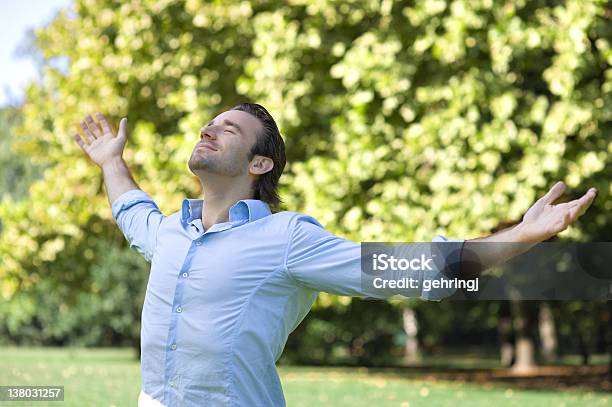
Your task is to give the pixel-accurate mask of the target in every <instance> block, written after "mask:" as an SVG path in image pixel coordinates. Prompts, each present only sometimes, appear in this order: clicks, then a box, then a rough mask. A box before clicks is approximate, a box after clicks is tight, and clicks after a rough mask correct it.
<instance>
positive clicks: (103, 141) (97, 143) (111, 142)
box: [74, 113, 127, 167]
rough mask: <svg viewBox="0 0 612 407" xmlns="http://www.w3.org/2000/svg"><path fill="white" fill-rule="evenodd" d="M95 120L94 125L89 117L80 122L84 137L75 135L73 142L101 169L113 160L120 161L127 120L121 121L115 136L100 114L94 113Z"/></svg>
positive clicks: (125, 136) (125, 137) (124, 141)
mask: <svg viewBox="0 0 612 407" xmlns="http://www.w3.org/2000/svg"><path fill="white" fill-rule="evenodd" d="M96 118H97V119H98V122H99V123H96V122H95V121H94V119H93V118H92V117H91V115H87V116H86V117H85V119H84V120H81V128H82V129H83V132H84V133H85V137H82V136H81V135H80V134H79V133H76V134H75V135H74V140H75V141H76V142H77V144H78V145H79V147H81V149H82V150H83V151H84V152H85V154H87V156H88V157H89V158H90V159H91V160H92V161H93V162H94V163H96V164H97V165H98V166H100V167H103V166H104V165H105V164H107V163H110V162H111V161H113V160H115V159H121V156H122V155H123V149H124V147H125V143H126V141H127V130H126V127H127V118H126V117H124V118H123V119H121V122H120V123H119V131H118V132H117V135H116V136H115V134H114V133H113V130H112V129H111V127H110V125H109V124H108V121H107V120H106V118H105V117H104V115H102V113H96Z"/></svg>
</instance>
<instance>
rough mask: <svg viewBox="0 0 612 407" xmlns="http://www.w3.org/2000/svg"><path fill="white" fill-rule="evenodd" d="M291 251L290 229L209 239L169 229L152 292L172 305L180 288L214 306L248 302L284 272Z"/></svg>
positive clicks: (257, 228) (261, 226)
mask: <svg viewBox="0 0 612 407" xmlns="http://www.w3.org/2000/svg"><path fill="white" fill-rule="evenodd" d="M198 236H199V237H198ZM286 248H287V233H286V229H285V230H283V228H278V226H277V225H273V224H272V225H268V224H266V223H263V222H262V223H260V222H256V223H249V224H244V225H241V226H237V227H232V228H228V229H225V230H221V231H217V232H210V233H204V234H198V233H196V234H194V233H192V232H191V231H189V230H185V229H184V228H179V227H176V225H172V224H169V225H164V226H162V227H161V229H160V231H159V234H158V238H157V243H156V249H155V253H154V256H153V259H152V264H151V274H150V276H149V284H148V288H147V289H148V290H152V291H154V292H155V293H156V296H158V297H160V298H162V299H163V300H164V302H166V301H167V302H168V303H171V302H172V298H173V297H174V295H175V290H176V287H177V286H179V285H181V286H182V289H183V290H184V294H185V295H186V296H187V297H192V296H193V297H195V298H197V299H198V301H204V302H207V303H209V304H210V303H214V302H220V301H223V300H224V301H228V300H231V299H237V298H242V297H244V296H247V295H249V294H250V293H252V292H253V290H255V289H256V288H257V287H258V286H259V285H260V284H262V283H263V281H264V280H266V279H267V278H270V277H271V276H272V275H273V274H274V273H278V272H279V268H282V267H284V256H285V252H286Z"/></svg>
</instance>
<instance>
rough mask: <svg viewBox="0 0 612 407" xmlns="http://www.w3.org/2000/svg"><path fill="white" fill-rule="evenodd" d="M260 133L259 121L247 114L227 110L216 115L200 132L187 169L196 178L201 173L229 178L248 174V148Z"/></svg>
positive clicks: (249, 150) (253, 143)
mask: <svg viewBox="0 0 612 407" xmlns="http://www.w3.org/2000/svg"><path fill="white" fill-rule="evenodd" d="M261 130H262V125H261V123H260V122H259V120H258V119H257V118H256V117H254V116H252V115H250V114H249V113H246V112H243V111H240V110H228V111H227V112H223V113H221V114H219V115H218V116H217V117H215V118H214V119H213V120H212V121H211V122H210V123H208V125H206V126H204V127H203V128H202V129H201V130H200V141H199V142H198V144H196V146H195V148H194V149H193V152H192V153H191V158H190V159H189V169H191V171H192V172H193V173H194V174H196V175H198V176H199V175H201V174H202V172H204V173H212V174H217V175H225V176H230V177H237V176H240V175H243V174H247V173H248V168H249V156H250V152H251V148H252V147H253V146H254V145H255V141H256V140H257V133H258V132H260V131H261ZM202 175H204V174H202Z"/></svg>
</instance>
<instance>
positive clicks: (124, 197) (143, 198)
mask: <svg viewBox="0 0 612 407" xmlns="http://www.w3.org/2000/svg"><path fill="white" fill-rule="evenodd" d="M142 202H150V203H152V204H153V205H155V207H157V205H156V204H155V202H154V201H153V198H151V197H150V196H149V195H148V194H147V193H146V192H144V191H143V190H142V189H131V190H129V191H127V192H124V193H123V194H121V195H119V197H118V198H117V199H115V202H113V204H112V205H111V209H112V212H113V218H114V219H115V220H117V217H118V216H119V214H120V213H121V212H122V211H124V210H126V209H129V208H131V207H132V206H134V205H136V204H139V203H142Z"/></svg>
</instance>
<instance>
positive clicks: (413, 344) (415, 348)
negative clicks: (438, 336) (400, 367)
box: [402, 307, 419, 364]
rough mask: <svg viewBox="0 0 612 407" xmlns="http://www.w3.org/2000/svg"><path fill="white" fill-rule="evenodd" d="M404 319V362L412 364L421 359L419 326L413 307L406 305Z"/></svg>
mask: <svg viewBox="0 0 612 407" xmlns="http://www.w3.org/2000/svg"><path fill="white" fill-rule="evenodd" d="M402 319H403V322H404V332H405V333H406V344H405V345H404V362H405V363H407V364H412V363H415V362H417V361H418V360H419V342H418V339H417V334H418V332H419V326H418V323H417V318H416V313H415V312H414V310H413V309H412V308H410V307H406V308H404V309H403V311H402Z"/></svg>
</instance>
